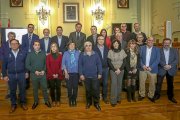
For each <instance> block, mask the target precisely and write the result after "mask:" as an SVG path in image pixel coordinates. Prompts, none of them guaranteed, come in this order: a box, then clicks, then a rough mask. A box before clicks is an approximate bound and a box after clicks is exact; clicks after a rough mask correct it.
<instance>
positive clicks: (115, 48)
mask: <svg viewBox="0 0 180 120" xmlns="http://www.w3.org/2000/svg"><path fill="white" fill-rule="evenodd" d="M126 56H127V55H126V53H125V51H124V50H123V49H121V43H120V42H119V41H118V40H114V41H113V42H112V45H111V50H109V53H108V64H109V68H110V75H111V97H110V102H111V106H113V107H114V106H116V104H117V103H121V96H120V94H121V91H122V81H123V76H124V67H125V64H126V63H125V60H126V59H125V58H126Z"/></svg>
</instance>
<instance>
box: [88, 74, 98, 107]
mask: <svg viewBox="0 0 180 120" xmlns="http://www.w3.org/2000/svg"><path fill="white" fill-rule="evenodd" d="M85 88H86V102H87V104H90V105H92V100H93V101H94V105H96V104H99V99H100V96H99V94H100V81H99V80H98V79H97V78H86V79H85Z"/></svg>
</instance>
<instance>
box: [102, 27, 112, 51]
mask: <svg viewBox="0 0 180 120" xmlns="http://www.w3.org/2000/svg"><path fill="white" fill-rule="evenodd" d="M100 34H101V35H102V36H103V37H104V39H105V42H104V44H105V45H106V46H107V47H108V49H111V40H110V38H109V37H108V36H107V31H106V29H102V30H101V32H100Z"/></svg>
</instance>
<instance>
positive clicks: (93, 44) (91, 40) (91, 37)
mask: <svg viewBox="0 0 180 120" xmlns="http://www.w3.org/2000/svg"><path fill="white" fill-rule="evenodd" d="M98 36H99V34H97V37H96V43H97V38H98ZM87 41H90V42H91V43H92V46H93V47H94V46H95V45H96V43H94V40H93V35H90V36H88V37H87Z"/></svg>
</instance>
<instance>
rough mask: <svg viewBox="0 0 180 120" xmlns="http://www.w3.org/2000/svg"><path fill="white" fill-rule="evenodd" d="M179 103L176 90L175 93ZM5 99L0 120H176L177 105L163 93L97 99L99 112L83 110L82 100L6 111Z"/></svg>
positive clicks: (178, 115)
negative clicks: (110, 100) (154, 96)
mask: <svg viewBox="0 0 180 120" xmlns="http://www.w3.org/2000/svg"><path fill="white" fill-rule="evenodd" d="M175 94H176V98H177V100H178V101H179V102H180V92H176V93H175ZM9 107H10V105H9V102H8V101H0V120H57V119H58V120H80V119H91V120H102V119H104V120H180V104H179V103H178V104H173V103H171V102H169V101H168V100H167V97H166V96H165V95H163V96H162V97H161V99H160V100H158V101H157V102H156V103H152V102H150V101H149V100H147V99H145V100H143V101H140V102H132V103H128V102H127V101H126V100H125V99H124V100H123V101H122V103H121V104H119V105H117V106H116V107H111V106H110V104H108V105H107V104H104V103H103V102H101V108H102V111H101V112H98V111H97V110H96V109H95V108H94V107H93V106H92V107H91V108H90V109H88V110H86V109H85V103H82V102H80V103H78V105H77V107H73V108H70V107H69V106H68V105H67V104H65V103H64V104H61V106H60V107H53V108H47V107H46V106H45V105H44V104H43V103H41V104H40V105H39V106H38V107H37V109H35V110H32V109H31V104H29V105H28V107H29V109H28V111H23V110H22V109H21V108H20V106H18V108H17V110H16V111H15V112H14V113H11V114H9V112H8V111H9Z"/></svg>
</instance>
